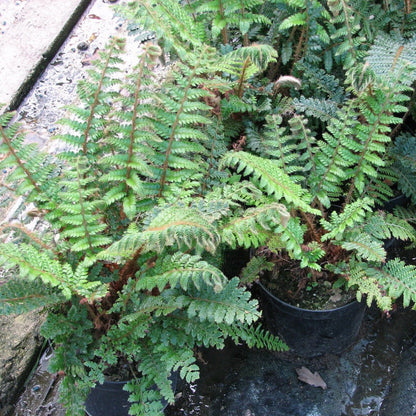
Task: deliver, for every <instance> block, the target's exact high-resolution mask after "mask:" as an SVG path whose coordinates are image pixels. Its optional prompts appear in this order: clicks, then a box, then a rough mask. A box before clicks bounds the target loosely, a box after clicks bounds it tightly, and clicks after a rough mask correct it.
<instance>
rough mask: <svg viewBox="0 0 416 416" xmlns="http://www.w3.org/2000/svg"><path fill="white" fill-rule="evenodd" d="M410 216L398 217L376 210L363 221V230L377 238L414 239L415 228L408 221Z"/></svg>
mask: <svg viewBox="0 0 416 416" xmlns="http://www.w3.org/2000/svg"><path fill="white" fill-rule="evenodd" d="M409 220H410V218H406V219H405V218H400V217H398V216H396V215H393V214H390V213H387V214H386V213H383V212H378V213H375V214H373V215H371V216H370V217H369V218H368V219H367V220H366V221H365V223H364V227H363V230H364V231H365V232H366V233H367V234H371V235H372V236H374V237H375V238H377V239H378V240H380V241H381V240H387V239H390V238H396V239H398V240H402V241H414V240H415V238H416V236H415V229H414V228H413V227H412V225H411V224H410V223H409Z"/></svg>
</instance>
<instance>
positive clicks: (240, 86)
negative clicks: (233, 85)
mask: <svg viewBox="0 0 416 416" xmlns="http://www.w3.org/2000/svg"><path fill="white" fill-rule="evenodd" d="M249 64H250V58H249V57H247V58H246V60H245V61H244V63H243V68H242V69H241V74H240V79H239V80H238V88H237V97H238V98H242V97H243V94H244V79H245V76H246V72H247V68H248V66H249Z"/></svg>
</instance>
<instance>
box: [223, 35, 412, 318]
mask: <svg viewBox="0 0 416 416" xmlns="http://www.w3.org/2000/svg"><path fill="white" fill-rule="evenodd" d="M383 39H386V36H384V35H383ZM388 44H390V46H391V45H395V46H396V49H395V50H393V52H392V51H391V49H389V52H388V53H387V52H386V53H384V54H382V55H381V57H380V55H377V58H376V57H375V55H376V51H379V50H380V46H379V45H380V43H379V41H378V40H377V41H376V42H375V45H374V47H373V48H372V49H370V51H369V54H368V59H367V63H365V64H364V65H363V66H362V67H361V68H357V70H354V71H349V72H348V79H347V85H346V91H347V92H348V94H349V97H348V98H346V99H345V100H344V102H343V103H342V106H338V109H337V111H336V113H335V114H334V115H331V116H325V117H323V116H322V111H321V107H320V106H315V110H314V111H313V117H311V120H308V119H307V118H305V116H304V115H302V114H301V113H302V112H303V113H305V114H306V115H309V116H310V115H311V114H310V112H309V111H310V109H311V108H313V107H314V104H313V102H312V101H309V106H308V107H303V108H302V107H300V108H299V107H298V105H297V104H298V102H296V100H294V106H293V109H292V112H291V113H290V114H288V115H287V116H286V120H284V119H283V118H282V117H281V116H280V115H273V116H269V117H267V118H266V123H265V124H264V126H262V127H261V128H258V129H257V132H256V135H255V138H257V137H262V141H260V142H258V141H256V143H257V144H256V147H255V148H253V151H254V153H256V154H249V153H247V152H235V153H233V154H227V155H226V156H225V158H224V163H225V164H226V166H229V167H233V168H235V169H237V171H241V172H243V173H244V174H245V175H246V176H252V177H253V178H254V179H255V180H256V181H257V183H258V185H259V186H260V188H261V189H263V190H264V191H265V192H268V193H273V195H274V197H275V198H276V200H277V201H278V202H284V204H285V206H286V207H287V210H288V211H289V212H291V213H292V216H291V218H290V220H289V222H288V224H287V226H286V228H283V227H281V226H279V227H278V228H277V229H276V232H277V233H278V234H277V235H274V236H272V237H271V238H270V240H269V242H268V244H267V247H268V250H271V252H272V253H274V258H275V261H277V262H278V263H279V262H280V261H281V259H282V258H286V259H288V258H290V259H292V261H293V262H294V266H295V265H296V264H297V265H300V267H301V269H302V270H303V271H302V272H301V273H302V275H304V277H306V276H307V275H309V276H310V277H311V278H312V279H314V280H318V279H322V276H323V272H325V273H324V277H325V279H327V278H329V277H330V276H331V275H333V274H334V273H335V275H334V277H332V278H333V279H337V278H338V279H339V280H338V284H340V283H341V282H343V283H344V284H345V285H346V286H347V287H353V288H354V289H356V291H357V297H358V298H359V299H361V297H362V295H363V294H365V295H366V296H367V302H368V304H371V303H372V301H373V300H374V301H376V302H377V304H378V306H379V307H380V308H381V309H383V310H389V309H390V308H391V307H392V301H394V300H395V299H397V298H398V297H399V296H401V295H403V299H404V304H405V306H408V305H409V304H414V303H415V301H416V290H415V289H416V283H415V282H416V280H415V278H416V274H415V273H416V269H415V267H414V266H410V265H406V264H405V263H404V262H403V261H400V260H399V259H388V258H387V253H386V250H385V248H384V241H385V240H386V239H389V238H392V237H394V238H396V239H398V240H405V241H408V242H414V240H415V232H414V228H413V226H412V224H413V223H414V221H413V220H412V216H411V213H410V212H408V211H406V210H397V211H396V212H395V213H394V214H391V213H385V212H383V211H381V210H380V208H377V207H380V206H382V204H383V201H386V200H387V199H388V198H390V197H392V196H393V193H392V192H393V188H392V186H391V184H392V183H396V182H397V180H399V184H400V186H402V187H403V184H402V181H403V179H404V177H407V175H406V173H405V172H403V173H402V177H401V178H400V179H398V170H399V169H398V163H401V164H408V163H411V152H409V151H406V150H405V149H406V148H408V146H409V143H410V142H409V138H407V140H403V139H404V138H402V137H399V138H397V140H396V142H395V145H394V147H392V143H393V142H392V137H391V135H392V129H393V127H394V126H395V125H397V124H398V123H401V118H400V117H399V115H403V114H405V113H406V111H407V107H406V104H407V102H408V100H409V92H411V91H412V88H411V87H410V85H411V84H412V82H413V80H414V79H415V75H414V68H415V66H414V61H413V59H410V57H409V56H408V54H407V55H406V54H404V55H403V56H401V55H400V52H401V51H402V50H403V49H404V50H406V49H405V48H403V46H402V45H403V44H397V43H395V42H394V40H392V39H391V38H390V39H389V42H388ZM405 45H406V43H405ZM409 51H410V49H409ZM409 53H410V52H409ZM382 66H383V68H384V69H383V70H381V69H380V68H381V67H382ZM314 118H317V119H319V120H320V122H319V123H314V122H313V120H314ZM314 127H315V128H316V127H317V128H318V129H317V130H315V131H314ZM318 137H319V138H318ZM406 146H407V147H406ZM390 148H392V153H396V154H397V152H398V150H399V149H401V155H400V156H399V158H400V160H401V161H400V162H399V158H398V159H397V161H396V162H394V161H393V159H392V158H391V156H389V155H388V152H389V149H390ZM405 152H406V156H405V155H404V153H405ZM410 173H411V171H410ZM399 175H400V174H399ZM269 176H272V177H273V179H274V180H276V179H277V178H279V179H278V180H279V182H278V186H277V188H278V191H274V190H273V188H272V186H273V185H272V180H271V178H269ZM411 178H412V176H411V175H409V177H408V180H409V181H410V180H411ZM275 185H277V182H276V184H275ZM407 191H409V195H412V194H410V190H409V188H407ZM294 192H296V196H297V197H299V198H300V201H299V200H298V199H295V198H294ZM286 261H288V260H286ZM308 270H309V272H308ZM336 276H338V277H336Z"/></svg>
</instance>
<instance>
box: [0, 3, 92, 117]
mask: <svg viewBox="0 0 416 416" xmlns="http://www.w3.org/2000/svg"><path fill="white" fill-rule="evenodd" d="M90 3H91V0H64V1H62V0H30V1H29V0H19V1H16V0H1V1H0V104H4V105H5V108H4V109H12V110H13V109H16V108H17V107H18V106H19V104H20V103H21V102H22V100H23V99H24V97H25V96H26V94H27V93H28V92H29V91H30V89H31V88H32V86H33V84H34V83H35V81H36V80H37V78H38V77H39V75H40V74H41V73H42V72H43V70H44V69H45V68H46V66H47V64H48V63H49V61H50V60H51V59H52V58H53V56H54V55H55V53H56V52H57V51H58V49H59V48H60V46H61V45H62V43H63V42H64V41H65V39H66V37H67V36H68V34H69V33H70V32H71V30H72V29H73V27H74V25H75V24H76V23H77V21H78V19H79V18H80V17H81V15H82V13H83V12H84V11H85V10H86V8H87V7H88V6H89V4H90ZM3 111H4V110H3Z"/></svg>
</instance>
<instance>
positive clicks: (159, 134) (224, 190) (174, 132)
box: [0, 39, 289, 416]
mask: <svg viewBox="0 0 416 416" xmlns="http://www.w3.org/2000/svg"><path fill="white" fill-rule="evenodd" d="M201 47H202V49H200V50H198V52H197V53H196V52H192V51H188V52H187V53H184V50H180V53H181V59H180V60H179V61H178V62H176V63H174V64H173V65H172V66H171V68H170V70H169V71H168V72H167V73H166V74H165V75H164V77H163V79H162V80H160V79H158V78H157V77H156V76H155V72H154V70H153V69H154V65H155V63H154V62H155V60H156V59H157V57H158V56H159V55H160V53H161V50H160V48H159V47H158V46H157V45H153V44H147V45H145V46H144V48H143V51H142V53H141V54H140V56H139V58H138V64H137V66H136V67H135V68H134V69H132V70H131V72H129V74H128V76H127V77H124V76H123V74H124V72H123V69H122V68H123V65H122V58H123V53H124V52H123V48H124V43H123V41H120V40H118V39H114V40H113V41H112V42H111V44H110V45H109V47H108V49H106V50H105V51H104V52H102V54H101V58H100V59H99V60H98V61H97V62H96V63H95V66H94V68H93V69H92V70H90V78H89V79H87V80H85V81H83V82H82V83H81V84H80V85H79V89H78V95H79V104H77V105H72V106H70V107H69V108H68V114H69V115H68V117H67V118H66V119H65V120H63V121H62V124H63V125H64V128H65V130H63V132H62V134H60V135H59V137H58V138H59V139H60V140H61V141H63V142H65V143H66V145H67V147H66V150H65V151H63V152H62V153H60V154H57V155H56V156H51V155H48V154H46V153H42V152H41V151H39V149H36V148H34V147H32V146H27V145H26V144H25V143H24V136H23V135H22V134H21V133H20V130H19V126H18V125H17V124H14V125H13V124H12V125H10V124H9V122H10V115H4V116H2V119H1V123H0V126H1V127H0V134H1V138H2V143H1V153H2V154H3V155H5V156H4V157H3V158H2V160H1V162H0V164H1V167H3V166H15V168H14V171H13V172H12V173H11V174H10V175H9V176H8V177H7V178H6V180H7V182H6V183H5V185H6V186H7V191H8V192H16V193H17V194H19V195H23V196H24V197H26V198H27V200H28V201H30V202H32V203H33V204H35V206H36V208H37V212H38V213H39V215H42V217H43V219H44V220H45V221H46V222H48V224H49V227H48V229H47V230H46V231H44V232H43V233H41V234H40V235H39V233H36V232H33V231H29V230H28V229H27V228H26V227H25V224H20V223H17V222H12V223H4V224H2V225H1V231H2V235H3V237H4V240H7V242H3V243H2V244H1V245H0V262H1V265H2V267H3V268H5V269H8V270H10V271H11V272H12V273H13V275H14V276H15V277H13V278H11V279H10V280H9V281H8V282H7V283H5V284H3V285H2V286H1V287H0V311H1V313H22V312H25V311H29V310H32V309H35V308H39V307H41V308H45V309H46V310H47V311H48V317H47V320H46V323H45V324H44V326H43V329H42V333H43V335H44V336H45V337H47V338H49V339H51V340H52V342H53V343H54V347H55V356H54V358H53V363H52V370H53V371H62V372H63V373H64V374H65V375H64V378H63V381H62V384H61V398H62V401H63V403H64V405H65V407H66V408H67V414H68V415H71V416H74V415H81V414H83V411H84V410H83V403H84V400H85V396H86V394H87V393H88V391H89V389H90V388H91V387H92V386H93V385H94V384H95V383H96V382H102V381H103V380H104V373H105V370H106V368H107V367H108V366H111V365H114V364H116V363H117V361H118V360H119V359H120V358H121V357H124V358H125V359H127V360H128V361H129V362H131V363H132V366H133V367H134V375H133V379H132V381H131V382H130V383H129V384H128V387H127V389H128V390H129V392H130V393H131V396H130V399H131V401H132V406H131V409H130V413H131V414H135V415H142V414H143V415H147V416H156V415H160V414H162V404H161V398H162V397H164V398H165V399H166V400H168V401H169V402H173V400H174V392H173V391H172V388H171V381H170V379H169V375H170V374H171V373H172V372H174V371H178V372H179V375H180V377H182V378H183V379H185V380H186V381H188V382H190V381H194V380H195V379H196V378H198V375H199V370H198V366H197V364H196V358H195V355H194V348H195V347H197V346H202V345H204V346H211V347H216V348H222V347H223V346H224V342H225V340H226V339H227V338H232V339H233V340H234V341H238V340H242V341H244V342H246V343H247V344H248V345H250V346H264V345H267V346H268V347H269V348H272V349H276V350H279V349H282V348H284V345H283V344H282V343H281V342H280V341H279V340H278V339H276V338H274V337H272V336H271V335H270V334H268V333H266V332H265V331H263V330H262V329H261V328H259V327H256V328H253V327H252V324H253V323H254V322H255V321H257V320H258V318H259V317H260V312H259V310H258V303H257V301H256V300H254V299H251V297H250V293H249V292H248V291H247V289H246V288H245V287H244V286H243V285H242V284H240V280H239V278H238V277H232V278H227V277H226V276H225V275H224V273H223V272H222V271H221V252H222V250H223V249H224V248H225V247H227V246H228V247H231V248H234V247H237V246H240V247H247V248H249V247H258V246H259V244H261V243H264V242H265V241H266V239H267V237H268V235H269V234H270V232H271V230H272V229H273V228H275V227H276V226H278V225H282V226H284V224H285V223H286V222H287V221H288V218H289V214H288V212H287V211H286V209H285V207H284V206H283V205H281V204H279V203H277V202H276V201H273V200H272V199H270V198H269V197H267V195H265V194H262V193H261V192H260V191H259V190H258V188H256V187H255V186H254V185H253V184H251V183H250V182H247V181H243V182H241V183H238V182H235V181H234V183H233V181H230V182H229V183H227V181H226V180H225V179H226V178H229V177H230V172H228V171H227V170H221V169H220V167H219V166H220V164H219V162H220V161H219V158H220V156H221V155H222V149H224V148H225V147H226V145H227V141H226V139H225V138H224V135H223V134H222V130H221V127H220V119H219V115H218V114H217V113H216V111H215V104H213V101H212V100H211V99H212V98H215V94H214V92H215V93H219V92H226V91H231V90H232V89H233V85H232V83H231V82H230V81H229V80H228V79H226V78H223V77H221V76H220V75H218V74H219V73H221V68H223V67H224V65H225V63H224V60H223V58H222V57H221V56H220V55H218V54H217V52H216V51H215V49H213V48H212V47H210V46H208V45H201ZM227 64H229V63H227ZM231 64H232V62H231ZM120 91H123V93H122V94H121V93H120ZM6 125H8V127H2V126H6ZM213 132H214V133H215V134H214V133H213ZM220 184H222V185H223V186H219V185H220ZM253 268H254V269H255V267H254V266H253V265H252V266H251V269H250V270H252V269H253ZM237 274H238V271H236V275H237ZM138 374H140V376H141V377H137V375H138ZM153 385H156V386H157V387H158V389H157V390H154V389H151V388H150V386H153Z"/></svg>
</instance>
